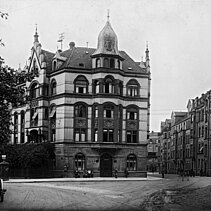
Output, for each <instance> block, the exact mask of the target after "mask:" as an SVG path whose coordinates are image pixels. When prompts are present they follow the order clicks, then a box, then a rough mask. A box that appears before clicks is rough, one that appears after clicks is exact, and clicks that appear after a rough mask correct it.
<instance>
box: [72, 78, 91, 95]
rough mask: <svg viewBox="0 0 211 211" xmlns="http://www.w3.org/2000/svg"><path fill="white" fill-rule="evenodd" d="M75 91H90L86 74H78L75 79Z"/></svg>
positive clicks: (82, 92) (83, 92)
mask: <svg viewBox="0 0 211 211" xmlns="http://www.w3.org/2000/svg"><path fill="white" fill-rule="evenodd" d="M74 84H75V92H76V93H79V94H86V93H88V80H87V79H86V77H84V76H82V75H81V76H78V77H77V78H76V79H75V81H74Z"/></svg>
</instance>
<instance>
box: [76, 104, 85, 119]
mask: <svg viewBox="0 0 211 211" xmlns="http://www.w3.org/2000/svg"><path fill="white" fill-rule="evenodd" d="M86 116H87V112H86V106H85V105H83V104H78V105H76V106H75V117H83V118H86Z"/></svg>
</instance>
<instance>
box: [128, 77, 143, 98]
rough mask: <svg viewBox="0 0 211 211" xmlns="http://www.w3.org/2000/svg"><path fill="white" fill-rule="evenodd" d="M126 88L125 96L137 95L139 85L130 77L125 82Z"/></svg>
mask: <svg viewBox="0 0 211 211" xmlns="http://www.w3.org/2000/svg"><path fill="white" fill-rule="evenodd" d="M126 88H127V96H130V97H135V96H139V89H140V85H139V83H138V82H137V81H136V80H134V79H131V80H130V81H129V82H128V83H127V85H126Z"/></svg>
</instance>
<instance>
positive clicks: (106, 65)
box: [103, 58, 109, 68]
mask: <svg viewBox="0 0 211 211" xmlns="http://www.w3.org/2000/svg"><path fill="white" fill-rule="evenodd" d="M103 67H105V68H109V65H108V58H105V59H104V60H103Z"/></svg>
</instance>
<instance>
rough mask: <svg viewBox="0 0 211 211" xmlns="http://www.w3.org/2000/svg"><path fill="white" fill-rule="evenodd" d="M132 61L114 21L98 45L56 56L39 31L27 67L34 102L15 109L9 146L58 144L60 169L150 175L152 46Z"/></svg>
mask: <svg viewBox="0 0 211 211" xmlns="http://www.w3.org/2000/svg"><path fill="white" fill-rule="evenodd" d="M145 54H146V59H145V61H141V62H135V61H133V60H132V59H131V58H130V57H129V56H128V54H127V53H126V52H125V51H119V50H118V41H117V35H116V34H115V32H114V30H113V29H112V27H111V24H110V22H109V20H108V21H107V22H106V25H105V26H104V28H103V29H102V31H101V32H100V34H99V36H98V44H97V49H94V48H88V47H77V46H75V43H74V42H70V44H69V49H67V50H65V51H62V50H57V52H56V53H51V52H49V51H46V50H43V49H42V46H41V44H40V42H39V40H38V33H37V30H36V33H35V35H34V45H33V47H32V49H31V57H30V58H29V61H28V66H26V70H25V71H29V72H32V73H34V75H35V78H34V79H33V81H31V82H30V83H29V82H27V83H26V86H27V95H28V96H29V99H30V102H29V103H27V104H26V105H22V106H19V107H17V108H14V109H13V110H12V112H13V120H12V121H13V122H14V126H13V127H14V134H13V135H12V140H11V141H12V143H16V144H21V143H26V142H37V143H39V142H43V141H49V142H52V143H53V144H54V145H55V156H56V160H55V172H57V173H58V175H61V174H62V173H63V172H64V166H66V167H67V174H68V176H73V175H74V170H79V171H84V170H86V169H91V170H93V172H94V176H102V177H106V176H108V177H110V176H112V175H113V172H114V169H117V170H118V175H119V176H123V175H124V171H125V169H126V168H127V169H128V171H129V176H146V162H147V139H148V133H149V116H150V80H151V79H150V65H149V50H148V47H147V48H146V51H145Z"/></svg>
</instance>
